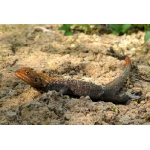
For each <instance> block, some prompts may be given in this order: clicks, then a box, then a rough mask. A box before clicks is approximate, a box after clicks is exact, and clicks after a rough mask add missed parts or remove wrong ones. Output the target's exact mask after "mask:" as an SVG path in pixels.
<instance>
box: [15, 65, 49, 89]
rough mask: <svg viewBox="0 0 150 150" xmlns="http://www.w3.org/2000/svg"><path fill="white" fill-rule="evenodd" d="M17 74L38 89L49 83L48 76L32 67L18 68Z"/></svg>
mask: <svg viewBox="0 0 150 150" xmlns="http://www.w3.org/2000/svg"><path fill="white" fill-rule="evenodd" d="M15 75H16V76H17V77H18V78H20V79H22V80H23V81H25V82H26V83H28V84H29V85H31V86H32V87H34V88H37V89H40V88H43V87H45V86H46V85H47V84H48V81H47V78H46V77H44V76H42V73H37V72H36V71H34V69H32V68H28V67H24V68H21V69H18V70H17V71H16V72H15Z"/></svg>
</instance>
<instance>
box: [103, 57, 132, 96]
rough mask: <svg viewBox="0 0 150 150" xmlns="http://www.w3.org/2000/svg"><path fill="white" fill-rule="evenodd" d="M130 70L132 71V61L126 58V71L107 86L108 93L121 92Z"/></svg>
mask: <svg viewBox="0 0 150 150" xmlns="http://www.w3.org/2000/svg"><path fill="white" fill-rule="evenodd" d="M130 70H131V60H130V58H129V57H128V56H127V57H126V58H125V69H124V71H123V73H122V74H121V75H120V76H119V77H117V78H115V79H114V80H113V81H111V82H109V83H108V84H106V89H107V90H108V91H112V92H114V93H117V92H118V91H119V90H120V88H121V87H122V86H123V84H124V81H125V80H126V79H127V77H128V76H129V73H130Z"/></svg>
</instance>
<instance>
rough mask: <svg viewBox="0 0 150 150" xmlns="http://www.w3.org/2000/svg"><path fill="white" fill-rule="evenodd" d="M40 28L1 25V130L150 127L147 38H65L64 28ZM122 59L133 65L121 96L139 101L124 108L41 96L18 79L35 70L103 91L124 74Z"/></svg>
mask: <svg viewBox="0 0 150 150" xmlns="http://www.w3.org/2000/svg"><path fill="white" fill-rule="evenodd" d="M37 26H39V25H0V124H150V50H149V49H150V48H149V47H150V44H149V42H147V43H144V33H143V32H140V31H139V32H138V33H133V34H131V35H123V36H116V35H112V34H103V35H95V34H94V35H85V34H84V33H77V34H75V35H73V36H64V35H63V32H62V31H59V30H58V27H59V26H60V25H40V27H45V28H44V29H42V28H38V27H37ZM35 27H37V28H35ZM118 55H128V56H129V57H130V58H131V60H132V71H131V74H130V77H129V79H128V80H127V83H126V84H125V85H124V87H123V90H122V92H128V93H134V94H135V95H139V96H140V99H138V100H136V99H133V100H132V101H129V102H128V103H127V104H126V105H115V104H113V103H111V102H103V101H99V102H92V100H91V99H90V98H89V97H88V96H87V97H80V98H72V97H69V96H67V95H64V96H62V95H60V93H58V92H55V91H49V92H48V93H43V94H41V93H39V92H38V91H36V90H35V89H33V88H32V87H30V86H29V85H27V84H26V83H25V82H23V81H22V80H20V79H18V78H17V77H16V76H15V74H14V72H15V71H16V70H17V69H19V68H21V67H32V68H34V69H35V70H38V71H42V72H44V73H46V74H48V75H53V76H63V77H64V78H74V79H78V80H83V81H88V82H93V83H95V84H100V85H105V84H106V83H108V82H110V81H112V80H113V79H114V78H116V76H119V75H120V73H122V70H123V64H124V61H123V60H119V59H118V58H117V57H116V56H118Z"/></svg>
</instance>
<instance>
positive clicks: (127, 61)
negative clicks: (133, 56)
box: [125, 56, 131, 66]
mask: <svg viewBox="0 0 150 150" xmlns="http://www.w3.org/2000/svg"><path fill="white" fill-rule="evenodd" d="M125 62H126V66H128V65H131V60H130V58H129V57H128V56H127V57H126V58H125Z"/></svg>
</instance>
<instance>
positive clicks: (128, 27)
mask: <svg viewBox="0 0 150 150" xmlns="http://www.w3.org/2000/svg"><path fill="white" fill-rule="evenodd" d="M59 30H64V31H65V33H64V34H65V35H66V36H70V35H73V34H75V33H78V32H83V33H85V34H103V33H107V34H110V33H112V34H116V35H123V34H131V33H134V32H137V31H139V30H140V31H144V32H145V37H144V40H145V41H147V40H149V39H150V24H63V25H62V26H61V27H60V28H59Z"/></svg>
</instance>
